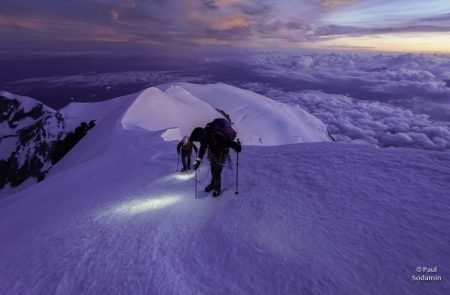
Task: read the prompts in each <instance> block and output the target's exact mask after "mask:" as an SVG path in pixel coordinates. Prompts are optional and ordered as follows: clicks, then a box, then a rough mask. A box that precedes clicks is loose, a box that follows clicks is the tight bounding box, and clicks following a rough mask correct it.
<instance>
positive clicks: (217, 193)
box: [213, 188, 220, 197]
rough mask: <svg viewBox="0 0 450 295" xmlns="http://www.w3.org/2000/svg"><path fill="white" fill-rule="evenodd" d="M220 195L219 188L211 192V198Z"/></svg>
mask: <svg viewBox="0 0 450 295" xmlns="http://www.w3.org/2000/svg"><path fill="white" fill-rule="evenodd" d="M219 195H220V188H215V189H214V191H213V197H218V196H219Z"/></svg>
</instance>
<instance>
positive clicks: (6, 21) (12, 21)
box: [0, 16, 44, 30]
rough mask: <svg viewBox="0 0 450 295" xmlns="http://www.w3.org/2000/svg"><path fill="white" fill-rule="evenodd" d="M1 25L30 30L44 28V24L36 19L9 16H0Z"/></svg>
mask: <svg viewBox="0 0 450 295" xmlns="http://www.w3.org/2000/svg"><path fill="white" fill-rule="evenodd" d="M0 25H7V26H15V27H19V28H23V29H28V30H39V29H42V28H43V27H44V25H43V24H42V22H40V21H39V20H36V19H29V18H28V19H24V18H14V17H8V16H0Z"/></svg>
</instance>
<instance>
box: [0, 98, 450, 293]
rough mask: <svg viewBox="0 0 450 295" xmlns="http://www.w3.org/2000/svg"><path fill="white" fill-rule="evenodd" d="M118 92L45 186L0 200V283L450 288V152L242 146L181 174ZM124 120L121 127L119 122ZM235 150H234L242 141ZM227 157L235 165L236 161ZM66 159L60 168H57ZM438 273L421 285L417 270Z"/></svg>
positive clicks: (181, 288)
mask: <svg viewBox="0 0 450 295" xmlns="http://www.w3.org/2000/svg"><path fill="white" fill-rule="evenodd" d="M129 106H130V102H128V101H127V100H125V99H124V100H122V104H121V105H119V104H118V105H117V108H116V109H115V111H113V113H111V114H113V115H109V116H106V117H104V118H103V119H102V120H99V123H98V125H97V126H96V127H95V128H94V129H92V131H91V132H89V133H88V134H87V136H86V138H84V139H83V141H81V142H80V143H79V144H78V145H77V146H76V147H75V148H74V150H73V151H71V153H70V154H69V157H66V158H64V159H63V160H62V162H61V163H58V164H57V166H58V165H61V166H64V167H65V168H66V169H65V170H64V169H63V170H58V169H56V170H52V172H51V176H50V177H48V178H47V179H46V180H45V181H44V182H41V183H39V184H37V185H35V186H33V187H30V188H28V189H27V190H25V191H22V192H21V193H18V194H16V195H14V196H11V198H9V199H7V200H3V201H2V202H0V236H1V237H5V238H3V239H2V241H1V243H0V261H1V262H2V267H1V268H0V293H1V294H137V295H139V294H219V295H220V294H431V295H435V294H436V295H438V294H439V295H440V294H445V292H446V290H448V288H449V287H450V285H449V280H448V277H449V276H450V272H449V271H448V269H447V266H448V245H449V244H450V235H449V232H448V229H449V225H450V218H449V215H448V212H449V210H450V202H449V199H448V197H447V195H448V191H449V190H450V182H449V181H448V175H450V168H449V167H450V157H449V155H448V153H440V152H428V151H420V150H413V149H379V148H376V147H373V146H367V145H365V146H364V145H349V144H333V143H308V144H295V145H283V146H276V147H261V146H245V147H244V149H243V152H242V153H241V154H240V156H239V161H240V162H239V167H240V170H239V176H240V179H239V180H240V181H239V191H240V194H239V195H235V194H234V189H235V186H234V185H235V183H234V179H235V171H233V170H230V169H229V168H225V169H224V173H223V187H224V188H225V191H224V193H223V195H222V196H220V197H219V198H212V197H210V196H209V194H207V193H204V192H203V191H202V188H203V187H204V186H205V185H206V184H207V183H208V181H209V176H210V173H209V172H208V164H207V163H203V164H202V165H201V166H200V171H199V174H198V177H197V179H198V181H199V185H198V190H199V191H198V198H197V199H195V198H194V196H195V192H194V189H195V184H194V179H195V177H194V175H193V174H192V173H186V174H179V173H177V172H176V171H175V168H176V163H177V154H176V142H173V141H172V142H165V141H163V140H162V139H161V134H162V131H160V132H152V131H148V130H146V129H142V128H133V129H126V130H124V129H123V128H122V125H121V124H120V122H121V121H120V118H121V114H123V113H122V112H123V109H127V107H129ZM117 123H119V124H117ZM232 158H233V159H234V158H235V155H234V153H233V154H232ZM234 164H235V163H234V162H233V163H232V165H231V166H232V167H233V166H234ZM56 168H58V167H56ZM419 266H420V267H423V266H430V267H433V268H434V267H438V273H437V275H438V276H440V277H441V280H440V281H433V282H415V281H413V280H412V276H413V275H418V273H417V267H419Z"/></svg>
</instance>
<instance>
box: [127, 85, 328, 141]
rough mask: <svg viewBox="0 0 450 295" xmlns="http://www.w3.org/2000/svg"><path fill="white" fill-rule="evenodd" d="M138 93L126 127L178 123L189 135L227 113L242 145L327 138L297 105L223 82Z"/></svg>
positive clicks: (317, 122)
mask: <svg viewBox="0 0 450 295" xmlns="http://www.w3.org/2000/svg"><path fill="white" fill-rule="evenodd" d="M161 89H162V90H160V89H159V88H149V89H147V90H145V91H143V92H142V93H140V94H139V96H138V97H137V99H136V101H135V102H134V103H133V105H132V106H131V107H130V108H129V109H128V110H127V112H126V114H125V115H124V117H123V119H122V124H123V126H124V127H125V128H126V129H130V128H136V127H139V128H144V129H147V130H152V131H156V130H163V129H169V128H178V129H179V130H180V132H181V134H186V135H189V134H190V133H191V132H192V130H193V129H194V128H195V127H199V126H200V127H203V126H205V125H206V123H208V122H209V121H212V120H213V119H214V118H217V117H221V116H222V115H221V114H220V113H219V112H218V110H221V111H224V112H225V113H226V114H229V116H230V117H231V120H232V121H233V124H234V128H235V129H236V131H237V132H238V133H239V138H240V139H241V141H242V143H243V144H247V145H279V144H289V143H299V142H317V141H330V137H329V135H328V133H327V130H326V127H325V125H324V124H323V123H322V122H321V121H320V120H319V119H317V118H315V117H314V116H312V115H310V114H309V113H307V112H305V111H304V110H302V109H301V108H300V107H299V106H295V105H294V106H293V105H287V104H283V103H280V102H277V101H274V100H271V99H269V98H267V97H264V96H261V95H258V94H256V93H253V92H251V91H248V90H243V89H239V88H236V87H232V86H229V85H225V84H214V85H196V84H188V83H178V84H169V85H164V86H161Z"/></svg>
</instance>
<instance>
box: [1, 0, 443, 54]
mask: <svg viewBox="0 0 450 295" xmlns="http://www.w3.org/2000/svg"><path fill="white" fill-rule="evenodd" d="M1 5H2V7H1V8H2V9H1V11H0V33H1V34H2V36H4V39H5V40H7V41H8V42H9V43H11V42H15V43H17V44H23V43H27V44H30V45H32V44H35V43H36V42H50V41H52V40H53V41H54V40H59V41H61V42H69V41H71V42H86V41H91V42H94V41H95V42H108V43H110V44H114V43H125V42H132V43H140V44H148V45H172V46H180V45H183V46H199V45H201V46H205V45H216V46H217V45H226V46H230V45H232V46H241V47H249V46H251V47H255V46H256V47H298V46H316V47H320V46H342V45H343V44H340V43H339V42H335V43H333V42H331V43H329V42H330V41H336V40H339V38H342V37H347V38H355V37H358V38H359V37H362V36H363V37H366V38H368V37H370V36H377V37H378V38H379V36H381V35H383V34H387V33H389V34H394V35H395V34H397V35H395V37H396V38H399V35H398V33H418V32H426V33H433V34H437V33H442V32H446V33H448V32H449V31H450V3H449V2H448V1H447V0H430V1H426V2H424V1H419V0H399V1H385V0H382V1H373V0H359V1H356V0H299V1H290V0H140V1H138V0H112V1H104V0H80V1H58V0H42V1H38V2H36V1H34V2H32V1H29V0H16V1H9V0H7V1H3V3H2V4H1ZM53 41H52V42H53ZM327 42H328V43H327ZM341 43H342V42H341ZM369 43H370V42H369ZM372 43H373V42H372ZM339 44H340V45H339ZM435 45H436V46H437V47H436V48H438V47H439V45H440V47H439V48H440V49H438V50H448V51H449V52H450V47H448V46H447V45H445V46H444V47H443V44H442V42H440V44H435ZM347 46H357V47H361V46H360V45H356V43H355V44H353V45H352V42H349V44H347ZM398 46H400V47H401V44H398ZM373 47H374V48H375V47H376V45H375V44H374V45H373ZM412 49H413V48H412Z"/></svg>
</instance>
